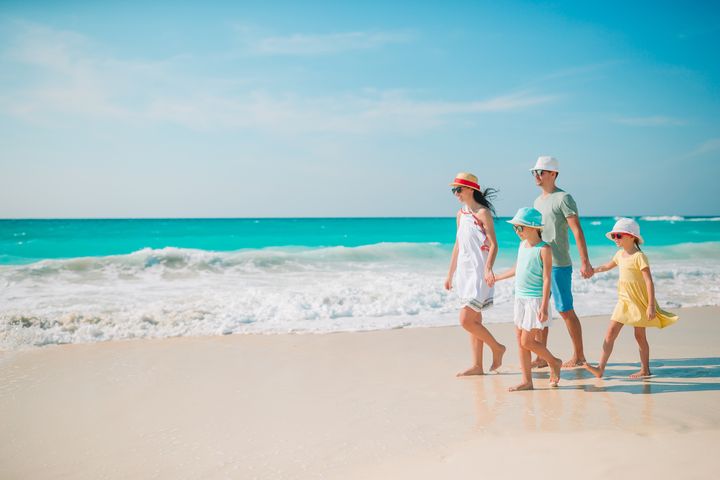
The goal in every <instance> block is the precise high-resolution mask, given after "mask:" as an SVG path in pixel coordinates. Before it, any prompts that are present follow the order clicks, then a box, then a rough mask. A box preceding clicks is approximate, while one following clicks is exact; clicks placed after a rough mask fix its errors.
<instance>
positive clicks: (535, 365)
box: [530, 358, 548, 368]
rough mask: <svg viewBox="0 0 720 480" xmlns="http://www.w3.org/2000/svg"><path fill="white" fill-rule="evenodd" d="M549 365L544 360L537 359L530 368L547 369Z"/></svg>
mask: <svg viewBox="0 0 720 480" xmlns="http://www.w3.org/2000/svg"><path fill="white" fill-rule="evenodd" d="M547 366H548V364H547V362H546V361H545V360H543V359H542V358H536V359H535V361H534V362H532V363H531V364H530V368H545V367H547Z"/></svg>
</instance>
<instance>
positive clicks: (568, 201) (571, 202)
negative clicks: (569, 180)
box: [560, 193, 578, 218]
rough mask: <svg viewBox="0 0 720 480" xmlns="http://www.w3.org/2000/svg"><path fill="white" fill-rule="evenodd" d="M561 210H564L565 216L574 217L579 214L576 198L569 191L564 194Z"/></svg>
mask: <svg viewBox="0 0 720 480" xmlns="http://www.w3.org/2000/svg"><path fill="white" fill-rule="evenodd" d="M560 210H561V211H562V213H563V215H564V216H565V218H567V217H574V216H576V215H577V214H578V208H577V204H575V199H574V198H573V197H572V195H570V194H569V193H568V194H566V195H563V198H562V200H561V201H560Z"/></svg>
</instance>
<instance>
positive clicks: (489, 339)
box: [460, 307, 506, 372]
mask: <svg viewBox="0 0 720 480" xmlns="http://www.w3.org/2000/svg"><path fill="white" fill-rule="evenodd" d="M460 325H462V327H463V328H464V329H465V330H467V331H468V332H469V333H470V334H471V335H472V336H473V337H475V338H477V339H478V340H479V341H480V342H482V343H484V344H487V346H488V347H490V350H492V354H493V362H492V365H490V371H491V372H492V371H494V370H497V369H498V368H500V365H502V358H503V355H504V354H505V350H506V349H505V346H504V345H502V344H501V343H499V342H498V341H497V340H495V337H493V334H492V333H490V331H489V330H488V329H487V328H485V326H484V325H483V324H482V315H481V314H480V312H476V311H475V310H473V309H472V308H470V307H463V309H462V310H460Z"/></svg>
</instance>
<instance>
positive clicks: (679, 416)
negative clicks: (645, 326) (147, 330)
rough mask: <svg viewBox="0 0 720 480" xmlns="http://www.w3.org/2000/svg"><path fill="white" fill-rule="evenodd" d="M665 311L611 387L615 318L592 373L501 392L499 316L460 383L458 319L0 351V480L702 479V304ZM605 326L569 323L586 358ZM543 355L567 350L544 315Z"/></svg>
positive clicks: (623, 359)
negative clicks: (663, 324)
mask: <svg viewBox="0 0 720 480" xmlns="http://www.w3.org/2000/svg"><path fill="white" fill-rule="evenodd" d="M676 312H677V313H679V314H680V317H681V318H680V321H679V322H678V324H676V325H674V326H672V327H670V328H667V329H665V330H662V331H659V330H654V329H651V330H649V332H648V338H649V341H650V346H651V359H652V368H653V373H655V374H656V376H655V377H654V378H651V379H649V380H645V381H631V380H629V379H627V376H628V375H629V374H630V373H632V372H634V371H636V370H637V369H638V361H639V360H638V354H637V348H636V345H635V341H634V338H633V334H632V330H631V329H629V328H626V329H624V330H623V332H622V333H621V335H620V338H619V339H618V342H617V344H616V350H615V352H614V355H613V357H611V359H610V365H609V367H608V371H607V375H608V378H606V379H602V380H598V379H595V378H594V377H592V376H591V375H590V374H589V373H587V372H586V371H585V370H584V369H569V370H564V371H563V374H562V381H561V383H560V388H558V389H550V388H549V387H548V372H547V369H545V370H540V371H538V373H537V374H536V375H535V377H536V378H535V388H536V390H535V391H532V392H516V393H509V392H507V388H508V387H509V386H511V385H514V384H516V383H518V382H519V380H520V374H519V366H518V365H519V362H518V359H517V349H516V347H515V345H514V334H513V330H512V325H510V324H501V325H492V326H491V330H492V331H493V332H494V333H495V335H496V336H497V338H498V339H499V340H500V341H501V342H503V343H505V344H506V345H507V346H508V352H507V355H506V360H505V364H504V367H503V369H502V370H503V372H502V373H501V374H499V375H488V376H484V377H472V378H455V373H456V372H458V371H460V370H462V369H464V368H466V367H468V366H469V362H470V345H469V340H468V337H467V334H466V333H465V332H464V331H463V330H461V329H460V328H459V327H443V328H427V329H405V330H389V331H378V332H366V333H337V334H324V335H234V336H225V337H206V338H175V339H166V340H137V341H123V342H112V343H100V344H88V345H63V346H50V347H44V348H38V349H34V350H28V351H20V352H2V353H0V425H2V429H1V430H0V478H2V479H4V480H9V479H35V480H39V479H93V480H97V479H104V478H106V479H120V478H128V479H130V478H132V479H139V478H142V479H147V478H160V479H224V478H238V479H251V478H258V479H275V478H287V479H304V478H308V479H311V478H312V479H318V478H332V479H334V478H343V479H348V478H350V479H355V478H357V479H362V478H368V479H377V478H388V479H400V478H413V479H421V478H428V479H430V478H465V477H468V476H469V477H477V478H488V476H493V477H495V478H511V477H516V476H518V475H520V474H523V473H526V474H528V475H533V476H534V477H535V478H552V479H563V478H584V479H595V478H603V479H606V478H608V477H611V478H615V479H621V478H631V477H635V478H638V477H639V478H649V477H651V476H652V477H654V478H673V479H675V478H683V479H688V478H703V479H704V478H716V477H717V476H718V472H717V470H718V467H717V466H716V463H715V461H714V460H713V458H714V455H715V453H713V452H714V450H715V448H716V447H717V445H718V442H719V441H720V408H718V405H720V347H718V340H719V339H720V322H718V320H719V317H720V307H706V308H688V309H680V310H676ZM580 313H582V312H580ZM607 323H608V317H587V318H583V319H582V324H583V328H584V335H585V345H586V352H587V356H588V358H589V359H590V360H591V361H592V362H593V363H595V362H597V360H598V359H599V354H600V349H601V345H602V338H603V334H604V332H605V329H606V327H607ZM550 348H551V350H553V352H554V353H555V354H556V355H558V356H560V357H562V358H564V359H567V358H568V356H569V354H570V340H569V337H568V335H567V331H566V330H565V328H564V326H562V325H560V323H556V324H555V326H554V327H553V329H552V330H551V335H550ZM486 362H487V365H489V354H488V355H486Z"/></svg>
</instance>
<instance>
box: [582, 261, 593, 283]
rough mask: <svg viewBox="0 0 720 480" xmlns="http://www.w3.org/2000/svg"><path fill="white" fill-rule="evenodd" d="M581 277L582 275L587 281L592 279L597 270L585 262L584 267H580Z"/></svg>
mask: <svg viewBox="0 0 720 480" xmlns="http://www.w3.org/2000/svg"><path fill="white" fill-rule="evenodd" d="M580 275H582V277H583V278H585V279H588V278H591V277H592V276H593V275H595V269H594V268H593V266H592V265H590V262H583V264H582V267H580Z"/></svg>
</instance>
